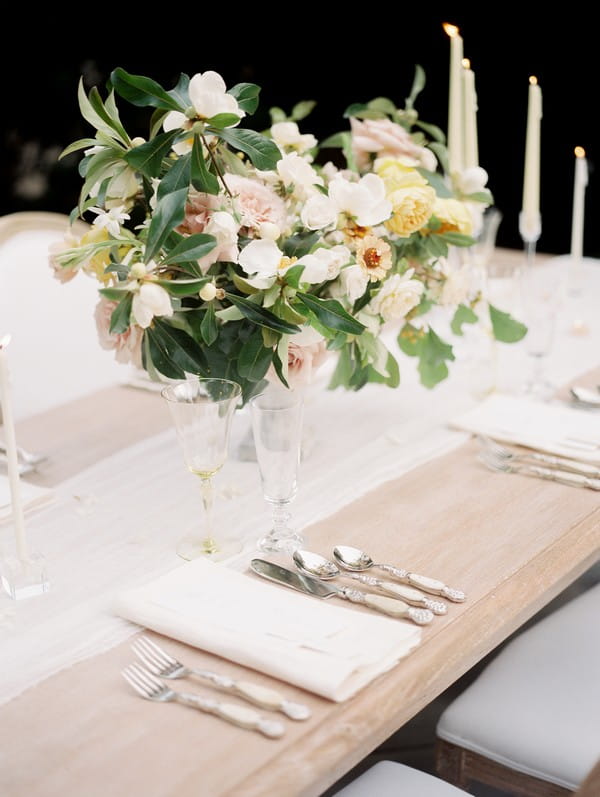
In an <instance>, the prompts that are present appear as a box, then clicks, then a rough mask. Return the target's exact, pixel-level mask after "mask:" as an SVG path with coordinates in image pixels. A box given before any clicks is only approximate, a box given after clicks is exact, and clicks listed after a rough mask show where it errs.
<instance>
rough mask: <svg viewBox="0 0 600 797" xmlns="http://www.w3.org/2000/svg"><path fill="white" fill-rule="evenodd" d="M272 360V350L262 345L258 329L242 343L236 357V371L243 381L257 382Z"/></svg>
mask: <svg viewBox="0 0 600 797" xmlns="http://www.w3.org/2000/svg"><path fill="white" fill-rule="evenodd" d="M272 360H273V349H268V348H266V347H265V346H264V345H263V337H262V333H261V331H260V329H257V330H256V331H255V332H254V333H253V334H252V335H251V336H250V337H249V338H248V340H247V341H246V342H245V343H244V345H243V346H242V348H241V350H240V353H239V356H238V371H239V373H240V376H243V377H244V379H250V380H251V381H253V382H258V380H259V379H262V378H263V376H264V375H265V374H266V373H267V371H268V370H269V366H270V365H271V361H272Z"/></svg>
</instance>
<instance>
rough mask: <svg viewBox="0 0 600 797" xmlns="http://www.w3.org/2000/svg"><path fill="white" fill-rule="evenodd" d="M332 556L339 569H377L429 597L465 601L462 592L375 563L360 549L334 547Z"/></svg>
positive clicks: (346, 546)
mask: <svg viewBox="0 0 600 797" xmlns="http://www.w3.org/2000/svg"><path fill="white" fill-rule="evenodd" d="M333 556H334V559H335V561H336V562H337V563H338V564H339V565H340V567H342V568H344V569H345V570H350V571H353V572H359V573H360V572H362V571H364V570H370V569H371V568H377V569H379V570H381V571H383V572H384V573H387V574H388V575H390V576H392V577H393V578H397V579H398V580H399V581H402V582H403V583H405V584H409V585H410V586H412V587H416V588H417V589H420V590H423V592H427V593H429V594H431V595H439V596H440V597H442V598H446V599H447V600H449V601H453V602H454V603H462V602H463V601H465V600H466V595H465V593H464V592H463V590H460V589H454V588H453V587H449V586H448V585H447V584H444V582H443V581H440V580H439V579H436V578H430V577H429V576H422V575H420V574H419V573H413V572H411V571H409V570H406V569H404V568H401V567H395V566H394V565H388V564H382V563H378V562H375V561H373V559H372V558H371V557H370V556H369V554H368V553H365V551H361V550H360V548H354V547H352V546H351V545H336V546H335V548H334V549H333Z"/></svg>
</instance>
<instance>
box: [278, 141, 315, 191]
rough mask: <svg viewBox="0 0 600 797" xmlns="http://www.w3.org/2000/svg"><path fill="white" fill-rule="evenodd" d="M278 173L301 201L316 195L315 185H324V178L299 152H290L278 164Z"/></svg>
mask: <svg viewBox="0 0 600 797" xmlns="http://www.w3.org/2000/svg"><path fill="white" fill-rule="evenodd" d="M277 173H278V175H279V177H280V179H281V181H282V182H283V184H284V185H285V186H286V187H287V186H292V188H293V193H294V194H295V196H297V197H298V198H299V199H306V198H307V197H309V196H311V195H312V194H314V193H315V191H316V189H315V185H323V178H322V177H319V175H318V174H317V173H316V171H315V170H314V169H313V167H312V166H311V165H310V163H308V161H306V160H304V158H301V157H300V155H298V153H297V152H290V153H289V155H284V156H283V157H282V158H281V159H280V160H279V161H278V162H277Z"/></svg>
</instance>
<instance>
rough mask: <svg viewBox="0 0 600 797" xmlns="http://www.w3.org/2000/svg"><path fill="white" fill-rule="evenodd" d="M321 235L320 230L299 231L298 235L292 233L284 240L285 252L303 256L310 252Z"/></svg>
mask: <svg viewBox="0 0 600 797" xmlns="http://www.w3.org/2000/svg"><path fill="white" fill-rule="evenodd" d="M320 237H321V234H320V233H319V231H316V232H299V233H296V235H290V237H289V238H286V240H285V241H284V242H283V253H284V254H285V255H287V256H288V257H303V256H304V255H306V254H308V253H309V252H310V250H311V249H312V247H313V246H314V245H315V244H316V243H317V241H318V240H319V238H320ZM294 268H295V266H294ZM290 271H291V269H290Z"/></svg>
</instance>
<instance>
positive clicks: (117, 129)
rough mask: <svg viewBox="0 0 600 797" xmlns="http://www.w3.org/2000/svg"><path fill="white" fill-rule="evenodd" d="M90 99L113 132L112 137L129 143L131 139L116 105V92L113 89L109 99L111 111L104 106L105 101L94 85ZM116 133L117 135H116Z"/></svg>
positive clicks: (108, 103)
mask: <svg viewBox="0 0 600 797" xmlns="http://www.w3.org/2000/svg"><path fill="white" fill-rule="evenodd" d="M89 101H90V105H91V106H92V108H93V109H94V111H96V113H97V114H98V116H99V117H100V118H101V119H102V121H103V122H104V123H105V124H107V125H108V127H109V128H110V130H111V131H112V133H111V134H110V137H111V138H115V137H116V138H118V139H119V140H120V141H121V142H122V143H123V144H129V143H130V142H131V139H130V138H129V136H128V135H127V131H126V130H125V128H124V127H123V125H122V124H121V120H120V119H119V112H118V111H117V106H116V105H115V93H114V91H111V92H110V94H109V96H108V99H107V101H106V102H107V105H108V106H109V107H110V108H111V113H109V112H108V110H107V108H105V107H104V103H103V102H102V97H101V96H100V92H99V91H98V89H97V88H96V86H94V87H93V88H92V90H91V91H90V94H89ZM115 134H116V135H115Z"/></svg>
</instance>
